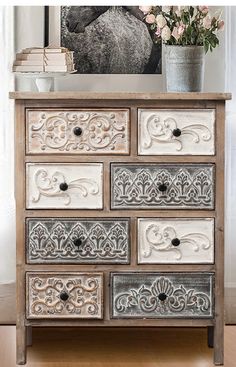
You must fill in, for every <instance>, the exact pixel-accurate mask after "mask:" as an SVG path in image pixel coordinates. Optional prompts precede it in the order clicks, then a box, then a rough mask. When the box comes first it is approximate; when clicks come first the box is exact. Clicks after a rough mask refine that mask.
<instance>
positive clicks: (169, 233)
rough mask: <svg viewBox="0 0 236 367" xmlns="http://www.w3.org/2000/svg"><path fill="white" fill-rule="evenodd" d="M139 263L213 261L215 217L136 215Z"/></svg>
mask: <svg viewBox="0 0 236 367" xmlns="http://www.w3.org/2000/svg"><path fill="white" fill-rule="evenodd" d="M138 262H139V263H140V264H142V263H143V264H145V263H147V264H155V263H163V264H165V263H166V264H167V263H173V264H184V263H196V264H197V263H214V219H212V218H204V219H197V218H192V219H175V218H174V219H162V218H139V220H138Z"/></svg>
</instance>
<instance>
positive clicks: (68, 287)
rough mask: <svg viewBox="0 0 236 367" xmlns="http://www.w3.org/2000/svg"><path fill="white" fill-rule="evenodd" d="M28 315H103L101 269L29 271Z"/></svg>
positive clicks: (27, 287) (100, 317)
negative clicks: (82, 271)
mask: <svg viewBox="0 0 236 367" xmlns="http://www.w3.org/2000/svg"><path fill="white" fill-rule="evenodd" d="M26 295H27V296H26V297H27V302H26V308H27V318H29V319H45V318H50V319H59V318H76V319H78V318H85V319H102V318H103V315H102V309H103V275H102V273H69V274H68V273H66V274H63V273H44V272H40V273H26Z"/></svg>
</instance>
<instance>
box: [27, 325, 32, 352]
mask: <svg viewBox="0 0 236 367" xmlns="http://www.w3.org/2000/svg"><path fill="white" fill-rule="evenodd" d="M26 345H27V347H31V346H32V326H27V327H26Z"/></svg>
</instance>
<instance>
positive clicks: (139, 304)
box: [113, 275, 212, 318]
mask: <svg viewBox="0 0 236 367" xmlns="http://www.w3.org/2000/svg"><path fill="white" fill-rule="evenodd" d="M191 276H192V275H190V278H189V280H191V281H192V286H186V285H185V284H181V280H179V279H178V276H176V279H174V280H170V279H169V277H166V276H159V277H155V279H154V278H153V277H152V279H154V280H153V281H152V282H151V283H150V281H149V280H148V277H147V278H145V279H146V280H147V283H148V285H147V284H146V281H143V283H140V282H139V281H137V279H133V284H134V285H136V286H135V287H133V288H128V287H125V288H127V289H125V290H124V291H122V290H121V291H120V292H117V293H118V294H115V296H114V298H113V308H114V309H113V314H115V315H116V316H118V315H120V317H122V315H123V317H125V316H128V315H129V317H137V316H141V315H142V316H143V317H147V318H148V317H157V318H158V317H184V316H187V315H188V316H189V317H201V316H202V317H204V316H211V307H212V304H211V298H210V297H211V296H210V292H211V291H210V289H208V290H207V291H203V290H201V289H200V288H201V286H200V285H198V282H196V280H194V276H193V278H191ZM123 281H124V280H123ZM206 281H207V280H206ZM208 281H209V279H208ZM129 284H130V280H129ZM119 289H120V288H119Z"/></svg>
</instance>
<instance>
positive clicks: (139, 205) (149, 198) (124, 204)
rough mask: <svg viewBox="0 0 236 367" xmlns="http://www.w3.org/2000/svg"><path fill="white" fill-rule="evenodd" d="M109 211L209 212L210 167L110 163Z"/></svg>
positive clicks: (210, 205)
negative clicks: (179, 210) (169, 210)
mask: <svg viewBox="0 0 236 367" xmlns="http://www.w3.org/2000/svg"><path fill="white" fill-rule="evenodd" d="M111 182H112V185H111V208H112V209H120V208H124V209H167V208H172V209H213V208H214V165H213V164H164V165H163V164H151V163H150V164H120V163H117V164H116V163H114V164H111Z"/></svg>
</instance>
